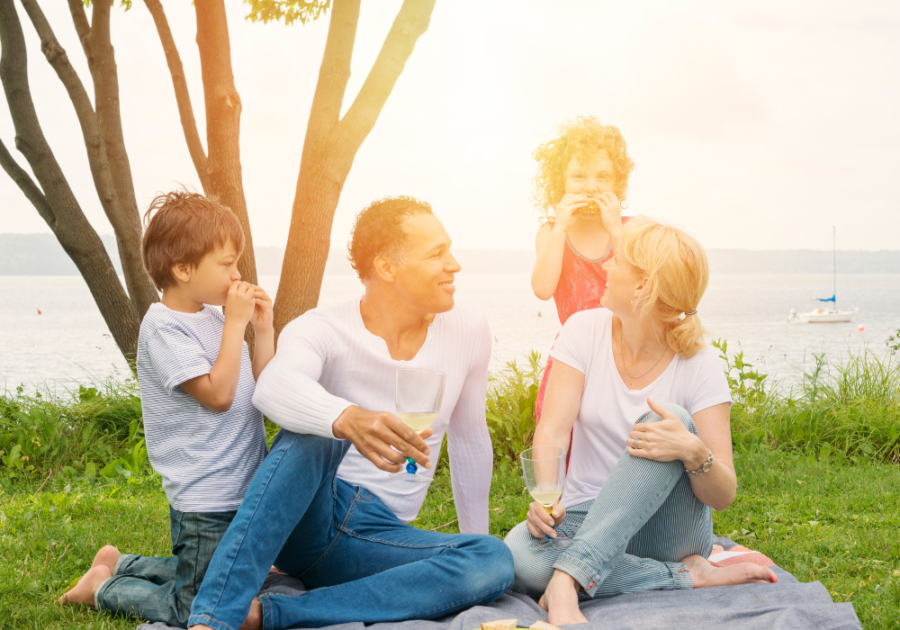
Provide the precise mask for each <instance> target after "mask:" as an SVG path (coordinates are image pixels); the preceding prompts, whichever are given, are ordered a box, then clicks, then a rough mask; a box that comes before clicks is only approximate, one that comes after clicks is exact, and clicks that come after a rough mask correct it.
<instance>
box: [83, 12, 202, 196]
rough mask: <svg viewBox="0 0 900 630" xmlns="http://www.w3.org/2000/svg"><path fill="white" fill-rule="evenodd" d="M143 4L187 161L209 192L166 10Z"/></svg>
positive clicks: (199, 142) (188, 92) (195, 123)
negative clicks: (171, 92)
mask: <svg viewBox="0 0 900 630" xmlns="http://www.w3.org/2000/svg"><path fill="white" fill-rule="evenodd" d="M70 1H77V0H70ZM144 4H145V5H147V9H148V10H149V11H150V15H152V16H153V22H154V23H155V24H156V32H157V33H158V34H159V41H160V42H161V43H162V47H163V52H164V53H165V54H166V64H168V66H169V74H170V75H171V76H172V86H173V87H174V88H175V101H176V102H177V103H178V114H179V116H180V117H181V129H182V130H183V132H184V140H185V142H187V146H188V151H189V152H190V154H191V160H192V161H193V162H194V168H195V169H196V171H197V176H198V177H199V178H200V185H201V186H203V191H204V192H205V193H206V194H209V193H210V187H209V174H208V173H207V172H206V151H205V150H204V149H203V142H202V141H201V140H200V133H199V132H198V131H197V121H196V119H195V118H194V108H193V106H192V105H191V93H190V91H189V90H188V85H187V79H185V76H184V66H183V65H182V63H181V55H179V54H178V46H176V45H175V38H174V37H172V30H171V29H170V28H169V21H168V20H167V19H166V12H165V11H164V10H163V6H162V3H160V1H159V0H144Z"/></svg>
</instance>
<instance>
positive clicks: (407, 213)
mask: <svg viewBox="0 0 900 630" xmlns="http://www.w3.org/2000/svg"><path fill="white" fill-rule="evenodd" d="M417 214H433V213H432V211H431V206H430V205H429V204H428V203H426V202H424V201H419V200H418V199H415V198H414V197H407V196H405V195H401V196H399V197H385V198H384V199H379V200H378V201H374V202H372V203H371V204H369V206H368V207H366V208H364V209H363V210H362V211H361V212H360V213H359V214H357V215H356V219H355V220H354V222H353V231H352V232H351V234H350V242H349V243H348V244H347V249H348V250H349V251H350V255H349V256H348V258H349V260H350V264H351V265H352V266H353V268H354V269H355V270H356V274H357V275H358V276H359V279H360V280H361V281H362V282H363V283H366V282H368V281H369V280H371V279H372V276H373V274H374V273H375V258H376V257H378V256H381V257H383V258H387V259H389V260H392V261H393V262H395V263H398V264H403V262H402V257H403V254H404V252H405V249H406V239H407V235H408V233H407V230H406V227H405V225H404V224H405V223H406V221H407V219H409V218H410V217H412V216H415V215H417Z"/></svg>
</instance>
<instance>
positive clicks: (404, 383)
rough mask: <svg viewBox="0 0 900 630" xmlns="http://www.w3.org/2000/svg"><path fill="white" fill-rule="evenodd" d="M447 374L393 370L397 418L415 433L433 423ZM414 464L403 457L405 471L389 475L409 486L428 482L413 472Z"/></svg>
mask: <svg viewBox="0 0 900 630" xmlns="http://www.w3.org/2000/svg"><path fill="white" fill-rule="evenodd" d="M446 378H447V375H446V374H444V373H443V372H437V371H435V370H417V369H408V368H402V369H398V370H397V417H398V418H400V422H402V423H403V424H405V425H406V426H408V427H409V428H410V429H412V430H413V431H415V432H416V433H422V431H424V430H425V429H427V428H428V427H430V426H431V425H432V423H433V422H434V421H435V420H437V417H438V413H440V411H441V399H442V398H443V397H444V381H445V380H446ZM418 468H419V467H418V465H417V464H416V462H415V460H414V459H413V458H411V457H407V458H406V472H405V473H402V472H401V473H393V474H392V475H391V477H392V478H394V479H402V480H403V481H409V482H411V483H429V482H430V481H431V479H430V478H428V477H425V476H424V475H420V474H419V473H417V472H416V471H417V470H418Z"/></svg>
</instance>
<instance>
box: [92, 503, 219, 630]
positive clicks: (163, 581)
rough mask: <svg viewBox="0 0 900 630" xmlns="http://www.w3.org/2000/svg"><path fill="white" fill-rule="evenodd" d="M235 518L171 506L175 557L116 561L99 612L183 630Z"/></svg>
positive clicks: (100, 597)
mask: <svg viewBox="0 0 900 630" xmlns="http://www.w3.org/2000/svg"><path fill="white" fill-rule="evenodd" d="M235 514H236V512H179V511H178V510H176V509H175V508H173V507H171V506H170V507H169V519H170V522H171V526H172V554H173V555H172V556H170V557H168V558H150V557H148V556H135V555H130V554H122V555H121V556H119V560H118V562H116V570H115V572H114V574H113V577H111V578H110V579H108V580H106V581H105V582H103V584H101V585H100V588H98V589H97V592H96V593H95V594H94V602H95V604H96V607H97V609H98V610H107V611H110V612H114V613H122V614H127V615H134V616H135V617H140V618H141V619H145V620H147V621H162V622H164V623H166V624H168V625H170V626H177V627H182V628H184V627H187V626H186V624H187V620H188V616H189V615H190V613H191V603H192V602H193V600H194V596H195V595H196V594H197V591H198V590H199V589H200V583H201V582H202V581H203V576H204V575H205V574H206V568H207V567H208V566H209V561H210V560H211V559H212V557H213V552H215V550H216V546H217V545H218V544H219V541H220V540H221V539H222V536H224V535H225V532H226V531H227V529H228V525H229V523H231V519H233V518H234V515H235Z"/></svg>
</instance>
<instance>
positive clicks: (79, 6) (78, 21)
mask: <svg viewBox="0 0 900 630" xmlns="http://www.w3.org/2000/svg"><path fill="white" fill-rule="evenodd" d="M69 13H71V14H72V22H74V23H75V32H76V33H77V34H78V41H79V42H81V47H82V48H84V54H85V55H86V54H87V48H86V45H87V44H86V42H85V40H86V39H87V36H88V35H90V34H91V25H90V23H89V22H88V19H87V13H86V12H85V10H84V2H82V0H69Z"/></svg>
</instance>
